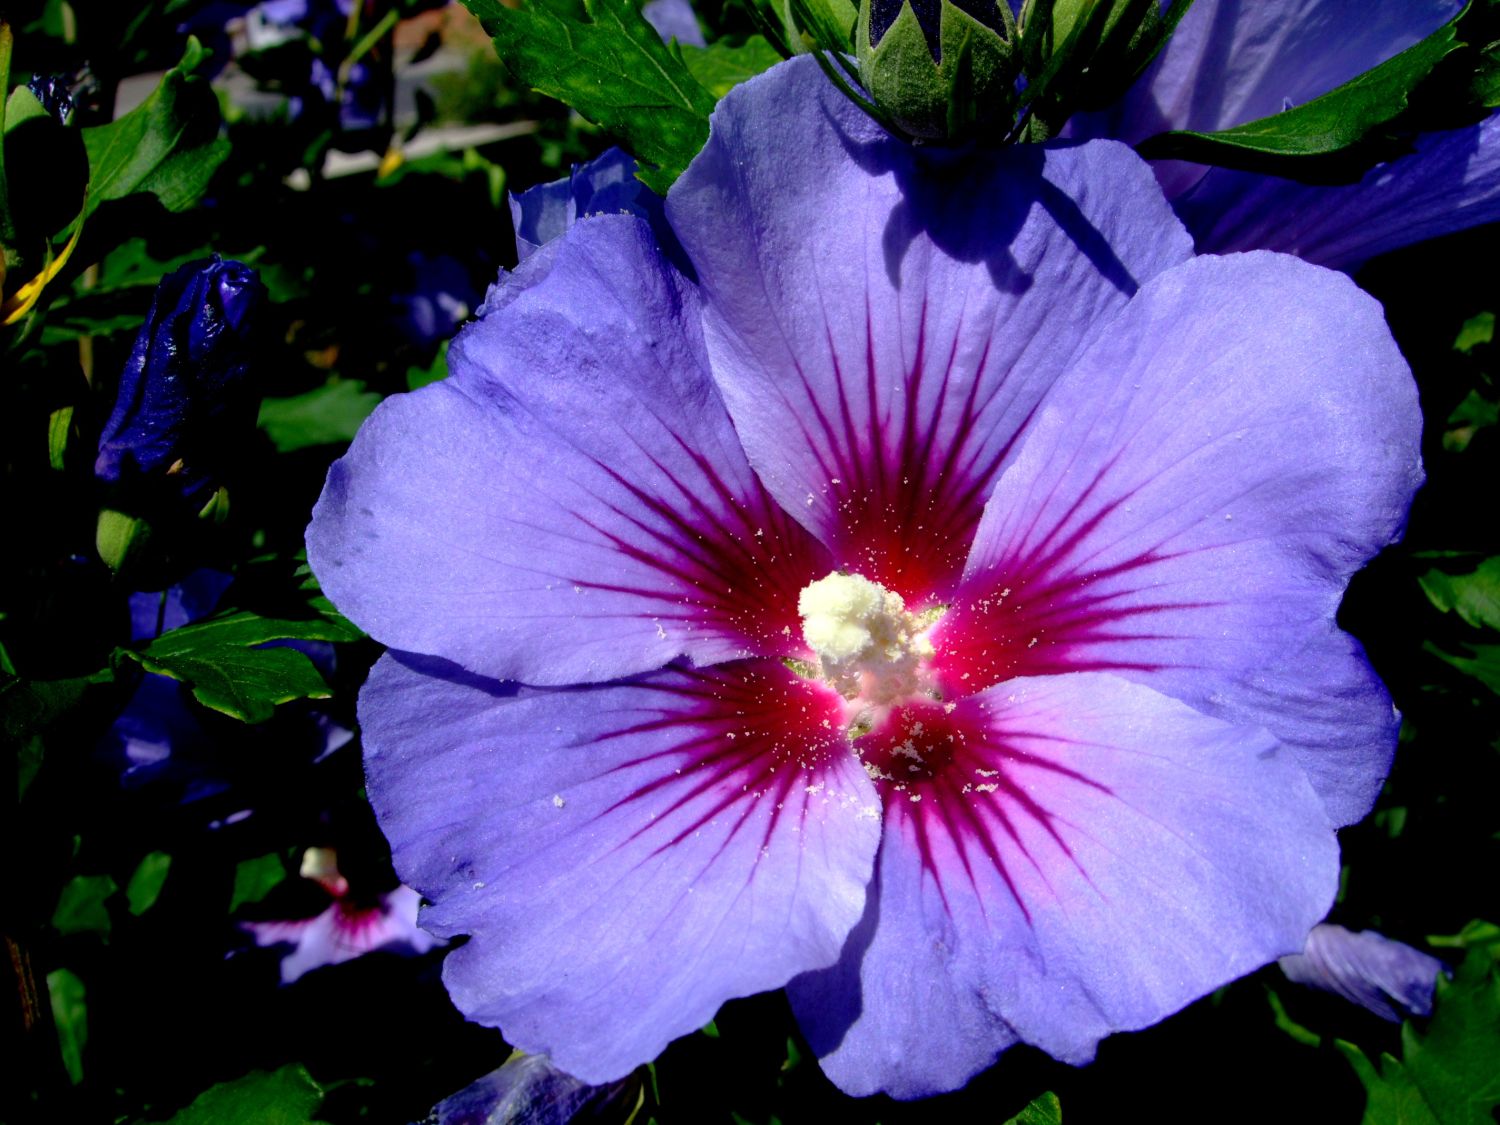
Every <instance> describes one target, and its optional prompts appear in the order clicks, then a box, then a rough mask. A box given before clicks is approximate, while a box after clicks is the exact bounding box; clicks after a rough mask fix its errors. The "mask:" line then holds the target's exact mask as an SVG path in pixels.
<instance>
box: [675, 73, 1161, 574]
mask: <svg viewBox="0 0 1500 1125" xmlns="http://www.w3.org/2000/svg"><path fill="white" fill-rule="evenodd" d="M943 160H944V157H942V156H941V155H931V156H929V155H924V154H921V153H918V152H916V151H914V150H913V149H911V148H910V147H908V146H905V145H902V144H899V143H898V142H895V141H893V140H891V139H890V138H889V137H888V136H887V135H886V134H885V133H884V132H882V131H881V130H880V129H879V127H878V126H876V125H874V124H873V122H871V121H870V120H869V119H868V118H867V117H865V116H864V115H863V114H862V113H861V112H860V111H859V110H857V109H855V108H854V107H853V106H852V105H851V104H850V103H849V102H848V101H847V100H846V99H845V98H844V97H843V96H842V95H841V94H839V93H838V92H837V91H836V90H835V89H834V88H833V87H832V86H831V85H830V84H829V83H828V81H827V80H826V79H825V78H824V77H823V75H822V74H821V73H820V72H819V71H818V69H817V68H816V66H815V65H814V64H813V62H812V60H810V59H805V58H804V59H795V60H793V61H791V62H789V63H786V64H783V65H782V66H779V67H777V68H776V69H775V71H774V74H768V75H763V76H761V77H760V78H757V79H752V80H751V81H749V82H747V83H745V84H743V85H742V86H740V87H738V88H736V90H735V96H734V97H733V98H728V99H725V100H724V101H723V102H721V103H720V105H719V108H718V110H717V111H716V112H715V115H714V120H713V134H712V136H711V137H710V139H709V142H708V145H707V146H706V147H705V148H704V150H703V152H702V153H700V154H699V156H698V157H697V158H696V159H695V160H694V162H693V164H692V166H691V167H690V168H689V169H688V170H687V172H686V173H684V175H683V176H682V178H681V179H679V180H678V181H677V183H676V184H675V185H674V186H673V188H672V191H671V192H670V193H669V195H668V197H667V214H668V217H669V219H670V220H671V222H672V226H673V229H674V230H675V231H676V232H677V235H678V237H679V238H680V239H681V241H682V244H683V247H684V249H685V250H686V251H687V254H688V256H689V257H690V258H691V260H692V263H693V266H694V268H695V270H696V272H697V274H698V277H699V279H700V281H701V283H702V288H703V292H704V295H705V300H704V304H705V329H704V331H705V341H706V345H707V348H708V353H709V356H710V362H711V364H712V368H713V374H714V378H715V380H716V381H717V382H718V384H719V386H720V387H721V389H722V390H723V392H724V397H725V401H726V402H727V404H728V407H729V411H730V413H731V415H732V416H733V418H734V423H735V428H736V430H737V431H738V433H739V436H740V439H741V440H742V441H743V443H744V446H745V449H746V452H747V453H748V455H749V458H750V463H751V464H752V465H754V466H755V468H756V471H757V472H758V473H759V474H760V476H761V478H762V480H764V481H765V483H766V486H767V487H768V488H769V489H770V491H771V493H772V495H774V496H775V497H776V498H777V499H778V500H779V501H780V502H781V504H782V505H783V506H784V507H785V508H786V510H787V511H789V512H791V513H792V514H793V515H794V516H795V517H796V519H797V520H799V521H800V522H801V523H802V524H803V525H804V526H805V527H807V528H808V529H809V530H810V531H812V532H813V533H814V534H815V535H817V536H818V538H819V539H820V540H822V542H824V543H825V544H827V545H828V546H829V547H830V548H831V549H832V551H833V553H834V556H835V560H836V562H837V563H838V565H840V566H846V567H850V568H852V569H855V570H858V571H859V572H860V573H862V574H864V575H865V576H866V577H869V578H871V579H872V580H874V581H878V582H880V583H881V584H883V585H886V586H888V587H890V588H891V589H894V590H898V591H900V592H901V593H902V594H903V595H904V596H906V597H907V598H908V599H913V598H916V599H919V600H920V599H925V600H934V599H936V600H940V599H941V596H942V595H943V594H944V593H945V592H946V591H947V590H948V589H949V588H950V587H951V585H952V584H953V582H954V581H955V580H956V579H957V578H958V576H959V574H960V572H961V569H962V564H963V557H964V553H965V550H966V548H967V545H968V543H969V540H970V538H971V537H972V535H973V531H974V527H975V525H976V523H977V521H978V519H979V514H980V512H981V510H982V506H983V503H984V499H985V496H986V495H987V493H988V491H989V488H990V486H991V484H992V483H993V481H994V478H995V474H996V472H997V470H998V467H999V465H1000V462H1001V459H1002V458H1003V456H1004V454H1005V451H1006V450H1007V449H1008V448H1009V444H1010V441H1011V439H1012V437H1013V436H1014V434H1015V431H1016V429H1017V428H1018V427H1019V426H1020V425H1021V423H1022V422H1023V421H1024V419H1025V418H1026V416H1027V415H1028V413H1029V412H1030V411H1031V409H1032V408H1033V407H1034V406H1035V405H1036V402H1037V400H1038V399H1039V398H1040V397H1041V395H1042V394H1043V393H1044V392H1045V391H1046V389H1047V388H1048V387H1049V386H1050V385H1051V383H1052V381H1053V380H1054V379H1055V378H1056V377H1057V375H1058V374H1059V373H1060V372H1061V371H1062V370H1063V368H1064V367H1065V366H1066V365H1067V363H1068V362H1069V360H1070V359H1071V358H1072V357H1073V356H1075V355H1076V354H1077V353H1078V352H1079V351H1080V350H1081V349H1082V347H1083V346H1084V345H1086V343H1087V342H1088V341H1089V340H1090V339H1092V338H1093V336H1094V335H1095V333H1096V332H1097V331H1098V328H1099V326H1100V325H1101V323H1104V322H1107V320H1108V319H1109V317H1110V316H1111V315H1112V314H1113V313H1114V312H1115V311H1116V310H1117V309H1118V308H1120V307H1121V306H1122V305H1123V304H1124V303H1125V301H1126V300H1127V299H1128V298H1129V297H1130V295H1131V294H1132V293H1134V292H1135V290H1136V288H1137V287H1138V286H1139V285H1140V284H1141V283H1143V282H1144V281H1145V280H1146V279H1148V278H1150V277H1152V276H1154V275H1155V274H1157V273H1158V272H1160V271H1161V270H1162V269H1164V268H1166V267H1167V266H1170V265H1173V264H1176V263H1178V262H1180V261H1182V260H1183V259H1184V258H1185V257H1186V256H1187V253H1188V244H1187V241H1186V239H1185V237H1184V234H1183V231H1182V230H1181V229H1180V227H1179V226H1178V224H1177V222H1176V220H1175V219H1174V218H1173V217H1172V215H1171V213H1170V212H1169V210H1168V208H1167V207H1166V205H1165V204H1164V203H1163V201H1162V199H1161V196H1160V193H1159V191H1158V189H1157V188H1156V185H1155V184H1154V182H1153V181H1152V178H1151V176H1150V173H1149V171H1148V169H1147V167H1146V165H1145V164H1144V163H1142V162H1141V161H1139V160H1138V159H1137V158H1136V157H1135V156H1134V155H1133V154H1132V153H1130V152H1129V151H1128V150H1126V149H1125V148H1123V147H1122V146H1119V145H1111V144H1105V143H1100V144H1098V145H1091V146H1084V147H1073V148H1053V149H1048V150H1045V151H1044V150H1042V149H1040V148H1037V147H1032V146H1019V147H1017V148H1012V149H1010V150H1007V151H1004V152H997V153H993V154H986V155H971V156H969V157H966V158H965V159H963V160H958V161H953V162H952V163H949V164H947V165H944V164H943ZM830 201H836V203H831V202H830ZM1060 293H1066V294H1067V299H1066V300H1059V299H1058V295H1059V294H1060Z"/></svg>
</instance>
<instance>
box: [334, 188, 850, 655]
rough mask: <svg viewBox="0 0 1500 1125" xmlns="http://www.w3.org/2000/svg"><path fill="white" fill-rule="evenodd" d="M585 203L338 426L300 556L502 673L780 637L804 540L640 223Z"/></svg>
mask: <svg viewBox="0 0 1500 1125" xmlns="http://www.w3.org/2000/svg"><path fill="white" fill-rule="evenodd" d="M586 222H587V223H588V225H589V232H588V237H586V238H572V239H565V240H562V241H559V242H555V243H552V244H550V245H549V246H548V247H547V248H546V249H544V250H542V251H539V252H538V253H537V254H535V255H533V257H532V258H531V259H528V261H527V262H526V263H525V264H524V265H523V267H522V269H521V270H520V271H519V272H518V273H517V274H516V275H515V276H514V277H512V278H510V279H509V280H508V281H507V282H506V283H505V284H504V285H502V286H500V287H497V289H496V290H495V291H492V293H491V295H490V298H489V308H488V310H487V315H486V316H484V317H483V318H482V319H481V320H479V321H478V322H476V323H475V324H473V325H471V326H470V327H469V328H467V329H466V330H465V331H464V332H463V333H462V334H461V335H460V336H459V338H458V339H457V340H456V341H455V342H454V345H453V348H452V350H451V351H450V353H449V366H450V368H451V370H452V372H453V373H452V375H451V376H450V377H449V378H448V379H447V380H445V381H444V382H442V383H438V384H434V385H433V386H431V387H429V388H425V389H423V390H422V391H420V392H418V393H416V394H411V395H405V396H398V397H395V398H392V399H389V400H387V401H386V402H385V403H383V404H382V405H381V407H380V408H379V409H378V410H377V411H376V412H375V414H374V415H373V416H372V417H371V419H370V420H369V421H368V422H367V423H366V424H365V426H364V427H363V428H362V429H361V430H360V433H359V436H358V437H357V438H356V439H355V441H354V444H353V446H352V447H351V448H350V450H349V453H348V454H347V455H346V456H345V457H344V458H343V459H342V460H341V461H339V462H338V463H337V464H335V465H334V467H333V469H332V470H331V471H330V473H329V477H328V483H327V485H326V487H325V489H324V492H323V496H322V498H321V499H320V500H319V502H318V506H317V508H316V509H315V510H314V513H313V523H312V526H311V527H310V528H309V530H308V537H307V547H308V557H309V559H310V560H311V562H312V565H313V567H314V568H315V570H316V571H317V573H318V576H319V578H320V580H321V581H322V583H323V588H324V589H325V590H326V591H327V592H328V594H329V596H330V597H332V598H333V599H334V600H335V601H336V602H337V603H338V605H339V607H340V608H341V609H342V610H343V611H344V612H345V613H347V614H348V615H349V616H350V617H351V618H352V619H353V620H355V621H356V622H358V623H359V625H360V626H361V627H362V628H364V629H365V630H366V631H368V632H370V633H372V634H373V635H374V636H375V637H376V638H378V639H379V640H381V641H383V642H385V643H387V644H389V645H392V646H393V647H397V648H402V649H406V650H408V651H415V652H422V653H427V654H430V655H435V656H441V657H444V658H446V659H449V660H453V661H455V662H457V663H459V664H461V665H463V666H464V667H465V668H468V669H470V670H473V671H477V672H480V673H482V674H485V675H489V676H494V677H497V678H501V679H518V680H523V681H526V682H529V683H539V684H562V683H580V682H594V681H600V680H606V679H611V678H613V677H616V676H621V675H631V674H634V673H637V672H641V671H645V670H648V669H652V668H659V667H661V666H662V665H663V664H665V663H667V662H668V661H670V660H672V659H674V658H675V657H677V656H678V655H682V654H686V655H688V656H690V657H691V658H692V659H694V660H696V661H699V662H712V661H715V660H726V659H731V658H734V657H738V656H743V655H748V654H750V653H752V652H760V653H776V652H780V651H782V649H783V648H784V647H785V645H786V644H787V638H788V636H789V633H784V632H783V630H789V629H790V628H791V627H792V626H794V625H795V624H796V622H797V616H796V597H797V591H798V590H799V589H800V588H801V587H802V586H803V585H805V584H806V583H807V582H808V581H810V580H811V579H812V578H813V577H816V576H818V575H820V574H822V573H825V572H826V570H827V565H826V562H825V560H824V559H823V558H822V557H821V551H820V549H819V548H818V547H817V545H816V543H814V542H813V541H812V540H811V538H810V537H809V536H808V535H807V534H806V532H804V531H803V530H802V529H801V528H800V527H799V526H798V525H797V524H796V523H794V522H793V521H792V520H790V519H788V518H787V517H786V515H785V514H784V513H783V512H782V511H781V510H780V508H778V507H777V506H776V505H775V503H774V502H772V501H771V499H770V497H769V496H767V495H766V493H765V491H764V489H762V488H761V486H760V485H759V483H758V482H757V481H756V479H755V477H754V475H753V474H752V473H751V471H750V468H749V466H748V464H747V463H746V461H745V457H744V454H743V452H742V451H741V450H740V448H739V446H738V444H737V442H736V441H735V438H734V433H733V430H732V428H731V426H730V423H729V418H728V416H727V415H726V414H725V412H724V409H723V406H722V405H721V404H720V401H719V398H718V395H717V393H716V392H715V390H714V388H713V385H712V383H711V382H710V381H709V379H708V376H707V374H706V371H705V368H704V365H703V359H702V352H701V348H700V346H699V342H698V339H697V329H696V315H697V304H696V297H695V296H694V294H693V293H692V291H691V290H690V289H689V288H688V287H687V286H686V284H685V283H684V282H683V281H682V279H681V278H680V277H679V276H678V275H677V274H676V273H675V271H674V270H673V269H672V268H671V266H670V265H668V264H667V263H666V262H664V261H663V260H662V258H661V255H660V254H659V253H658V252H657V251H656V249H655V243H654V241H653V239H652V237H651V234H650V230H649V228H648V227H647V226H646V225H645V224H644V223H642V222H640V221H639V220H637V219H633V218H628V217H603V216H601V217H597V218H593V219H589V220H586ZM620 277H628V278H630V279H631V283H630V284H629V285H621V284H619V283H618V280H617V279H618V278H620Z"/></svg>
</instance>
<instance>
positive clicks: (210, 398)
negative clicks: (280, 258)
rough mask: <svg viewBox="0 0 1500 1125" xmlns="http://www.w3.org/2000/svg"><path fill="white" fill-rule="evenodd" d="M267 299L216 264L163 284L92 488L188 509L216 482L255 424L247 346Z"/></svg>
mask: <svg viewBox="0 0 1500 1125" xmlns="http://www.w3.org/2000/svg"><path fill="white" fill-rule="evenodd" d="M265 298H266V290H265V286H263V285H262V284H261V283H260V279H259V278H257V277H256V276H255V271H254V270H252V269H250V267H248V266H246V265H243V264H241V263H240V262H233V261H223V260H221V259H220V258H218V257H217V256H215V257H214V258H212V259H203V260H201V261H196V262H190V263H189V264H187V265H185V266H183V267H182V268H181V269H179V270H177V271H175V272H173V273H171V274H168V275H167V276H166V277H165V278H163V279H162V281H161V283H160V284H159V285H158V286H157V288H156V294H155V296H154V297H152V299H151V311H150V312H149V313H148V314H147V317H146V323H145V324H144V325H142V326H141V331H140V334H139V335H138V336H137V337H136V340H135V346H134V347H133V348H132V349H131V351H130V358H129V359H128V360H127V361H126V363H125V368H124V370H123V371H122V372H121V373H120V386H119V391H118V393H117V395H116V398H115V406H114V410H113V412H112V413H111V414H110V416H109V420H108V421H107V422H105V424H104V430H103V432H102V433H101V434H100V437H99V456H98V458H97V460H96V461H95V462H94V474H95V476H96V477H98V479H99V480H101V481H103V482H104V483H106V484H108V485H111V486H114V487H116V488H117V489H118V490H120V491H121V492H123V493H126V494H136V495H140V494H152V495H159V494H167V495H171V496H175V497H177V498H179V499H180V500H181V501H182V502H183V503H185V504H187V505H194V504H198V505H201V504H202V503H203V502H204V501H205V500H206V499H207V498H208V496H209V494H210V493H212V492H213V490H214V489H215V488H217V487H218V486H219V485H220V484H221V483H222V478H223V475H224V473H225V472H226V471H227V470H228V469H229V468H230V467H231V466H232V464H233V457H234V455H235V454H236V452H237V451H238V449H239V447H240V443H241V442H242V441H243V440H244V438H246V437H248V436H249V434H250V433H251V431H252V430H253V428H254V424H255V406H256V401H257V396H256V394H255V391H254V388H253V386H252V385H251V383H250V379H249V376H250V371H251V366H252V364H251V357H252V338H253V331H254V326H255V322H256V315H257V313H258V312H259V310H260V307H261V305H262V303H263V302H264V300H265Z"/></svg>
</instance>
